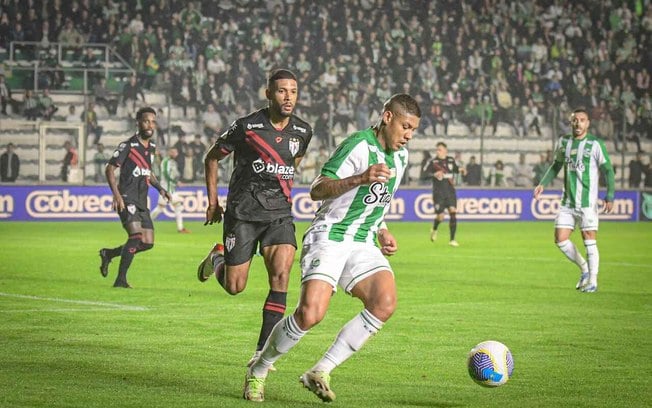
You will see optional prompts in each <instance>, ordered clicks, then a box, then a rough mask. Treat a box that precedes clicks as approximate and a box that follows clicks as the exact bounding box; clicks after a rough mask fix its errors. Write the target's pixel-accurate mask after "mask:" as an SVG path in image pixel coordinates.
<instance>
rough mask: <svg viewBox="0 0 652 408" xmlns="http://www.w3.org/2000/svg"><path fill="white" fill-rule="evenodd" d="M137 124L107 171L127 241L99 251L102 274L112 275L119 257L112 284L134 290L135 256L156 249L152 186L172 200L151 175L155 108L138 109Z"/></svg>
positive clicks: (115, 154) (154, 150)
mask: <svg viewBox="0 0 652 408" xmlns="http://www.w3.org/2000/svg"><path fill="white" fill-rule="evenodd" d="M136 122H137V124H138V132H136V134H135V135H133V136H132V137H130V138H129V139H128V140H126V141H124V142H122V143H120V145H118V148H117V149H116V150H115V152H113V156H112V157H111V159H109V163H108V164H107V165H106V170H105V171H104V174H105V175H106V180H107V181H108V183H109V187H111V192H112V193H113V209H114V210H116V211H117V212H118V215H119V216H120V221H121V222H122V227H123V228H124V229H125V231H127V235H128V238H127V242H125V243H124V244H123V245H121V246H119V247H116V248H112V249H111V248H102V249H100V258H101V260H102V263H101V265H100V273H101V274H102V276H104V277H106V276H107V275H108V273H109V263H110V262H111V260H112V259H113V258H115V257H116V256H119V257H120V266H119V268H118V277H117V278H116V279H115V283H114V284H113V286H114V287H119V288H130V287H131V286H129V283H127V270H128V269H129V265H131V261H132V260H133V259H134V255H135V254H136V253H138V252H142V251H147V250H148V249H152V247H153V246H154V224H153V223H152V219H151V217H150V216H149V208H148V206H147V191H148V189H149V186H150V185H151V186H153V187H154V188H156V189H157V190H158V192H159V193H160V194H161V195H163V196H164V197H165V198H166V199H167V200H168V201H170V200H171V199H172V196H171V195H170V193H168V192H167V191H166V190H165V189H163V188H162V187H161V185H160V184H159V182H158V180H157V179H156V176H155V175H154V173H153V172H152V162H153V160H154V153H155V152H156V145H155V144H154V142H152V141H150V139H151V137H152V136H153V135H154V129H156V111H155V110H154V109H152V108H141V109H139V110H138V112H137V113H136ZM117 168H120V181H119V182H117V183H116V178H115V170H116V169H117Z"/></svg>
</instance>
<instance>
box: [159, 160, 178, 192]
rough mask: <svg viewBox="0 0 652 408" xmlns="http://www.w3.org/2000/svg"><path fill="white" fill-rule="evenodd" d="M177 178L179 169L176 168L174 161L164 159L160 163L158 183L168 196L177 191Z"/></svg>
mask: <svg viewBox="0 0 652 408" xmlns="http://www.w3.org/2000/svg"><path fill="white" fill-rule="evenodd" d="M179 176H180V174H179V167H178V166H177V162H176V160H174V159H171V158H169V157H166V158H165V159H163V160H162V161H161V175H160V180H159V181H160V183H161V186H162V187H163V188H164V189H165V190H167V191H168V192H169V193H170V194H172V193H174V191H175V190H176V189H177V183H178V182H179Z"/></svg>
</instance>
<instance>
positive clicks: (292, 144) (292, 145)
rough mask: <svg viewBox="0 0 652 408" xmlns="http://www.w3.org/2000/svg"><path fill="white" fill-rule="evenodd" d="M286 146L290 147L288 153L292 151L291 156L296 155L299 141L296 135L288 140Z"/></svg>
mask: <svg viewBox="0 0 652 408" xmlns="http://www.w3.org/2000/svg"><path fill="white" fill-rule="evenodd" d="M288 146H289V148H290V153H292V157H294V156H296V155H297V153H299V147H301V142H300V141H299V139H297V138H296V137H291V138H290V141H289V142H288Z"/></svg>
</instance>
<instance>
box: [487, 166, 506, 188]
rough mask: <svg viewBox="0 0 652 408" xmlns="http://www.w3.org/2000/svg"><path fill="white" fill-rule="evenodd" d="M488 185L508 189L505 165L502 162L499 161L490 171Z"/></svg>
mask: <svg viewBox="0 0 652 408" xmlns="http://www.w3.org/2000/svg"><path fill="white" fill-rule="evenodd" d="M487 185H488V186H491V187H506V186H507V182H506V180H505V165H504V164H503V161H502V160H497V161H496V163H494V166H493V167H492V168H491V170H489V175H488V176H487Z"/></svg>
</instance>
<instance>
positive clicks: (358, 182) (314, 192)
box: [310, 163, 391, 201]
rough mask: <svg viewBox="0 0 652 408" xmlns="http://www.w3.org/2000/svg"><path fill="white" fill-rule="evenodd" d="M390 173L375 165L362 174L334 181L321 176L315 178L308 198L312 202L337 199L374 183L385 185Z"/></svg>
mask: <svg viewBox="0 0 652 408" xmlns="http://www.w3.org/2000/svg"><path fill="white" fill-rule="evenodd" d="M390 176H391V172H390V171H389V167H387V165H386V164H384V163H377V164H374V165H372V166H371V167H369V168H368V169H367V170H365V171H364V173H362V174H355V175H353V176H349V177H345V178H341V179H334V178H330V177H327V176H324V175H323V174H320V175H319V176H317V178H316V179H315V181H313V183H312V185H311V186H310V198H312V199H313V200H314V201H318V200H328V199H331V198H337V197H339V196H341V195H342V194H344V193H346V192H347V191H349V190H353V189H354V188H356V187H359V186H362V185H367V184H371V183H375V182H380V183H385V182H386V181H387V180H389V178H390Z"/></svg>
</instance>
